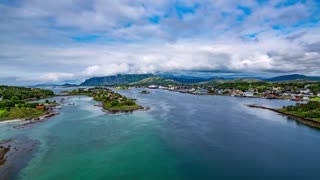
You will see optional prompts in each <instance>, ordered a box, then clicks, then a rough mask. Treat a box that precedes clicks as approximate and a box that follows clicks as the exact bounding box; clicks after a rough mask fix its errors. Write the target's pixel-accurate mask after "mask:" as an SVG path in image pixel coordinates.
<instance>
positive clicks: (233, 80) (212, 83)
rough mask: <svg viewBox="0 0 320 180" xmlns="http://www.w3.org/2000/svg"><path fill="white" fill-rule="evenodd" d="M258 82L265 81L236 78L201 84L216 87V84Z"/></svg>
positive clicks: (219, 79)
mask: <svg viewBox="0 0 320 180" xmlns="http://www.w3.org/2000/svg"><path fill="white" fill-rule="evenodd" d="M256 82H263V80H260V79H252V78H236V79H223V78H215V79H213V80H211V81H209V82H202V83H199V84H205V85H216V84H224V83H256Z"/></svg>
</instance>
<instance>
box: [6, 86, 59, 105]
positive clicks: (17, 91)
mask: <svg viewBox="0 0 320 180" xmlns="http://www.w3.org/2000/svg"><path fill="white" fill-rule="evenodd" d="M53 95H54V93H53V92H52V91H51V90H47V89H39V88H26V87H16V86H0V97H1V96H2V97H3V99H6V100H13V101H16V100H37V99H44V98H47V97H51V96H53Z"/></svg>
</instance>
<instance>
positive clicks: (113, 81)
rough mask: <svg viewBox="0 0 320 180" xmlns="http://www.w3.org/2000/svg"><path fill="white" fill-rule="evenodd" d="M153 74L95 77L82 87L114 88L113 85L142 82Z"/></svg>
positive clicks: (85, 82) (82, 84)
mask: <svg viewBox="0 0 320 180" xmlns="http://www.w3.org/2000/svg"><path fill="white" fill-rule="evenodd" d="M152 76H154V75H152V74H126V75H121V74H118V75H115V76H104V77H93V78H89V79H87V80H85V81H84V82H83V83H81V84H80V85H81V86H103V85H106V86H113V85H125V84H130V83H133V82H137V81H141V80H142V79H145V78H149V77H152Z"/></svg>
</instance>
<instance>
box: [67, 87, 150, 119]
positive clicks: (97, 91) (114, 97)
mask: <svg viewBox="0 0 320 180" xmlns="http://www.w3.org/2000/svg"><path fill="white" fill-rule="evenodd" d="M69 95H86V96H90V97H93V99H94V100H95V101H98V102H100V103H101V106H102V107H103V109H104V110H107V111H108V112H111V113H119V112H132V111H135V110H143V109H148V108H144V107H142V106H140V105H138V104H137V103H136V102H135V99H131V98H127V97H126V96H123V95H121V94H119V93H116V92H114V91H112V90H111V89H109V88H105V87H95V88H79V89H76V90H73V91H71V92H69Z"/></svg>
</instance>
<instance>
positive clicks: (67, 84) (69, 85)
mask: <svg viewBox="0 0 320 180" xmlns="http://www.w3.org/2000/svg"><path fill="white" fill-rule="evenodd" d="M61 86H63V87H74V86H78V85H77V84H70V83H64V84H62V85H61Z"/></svg>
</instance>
